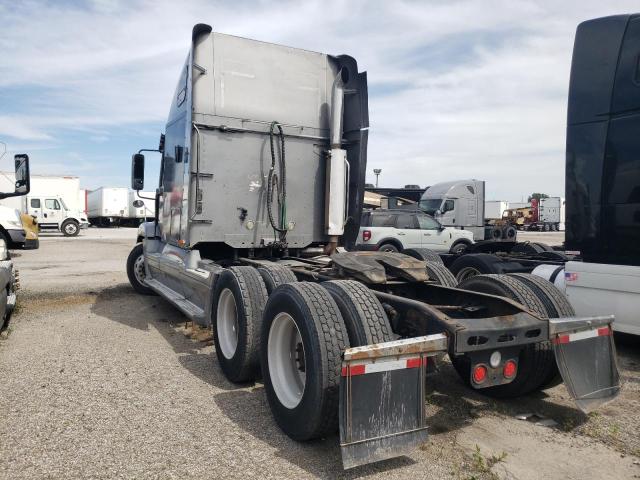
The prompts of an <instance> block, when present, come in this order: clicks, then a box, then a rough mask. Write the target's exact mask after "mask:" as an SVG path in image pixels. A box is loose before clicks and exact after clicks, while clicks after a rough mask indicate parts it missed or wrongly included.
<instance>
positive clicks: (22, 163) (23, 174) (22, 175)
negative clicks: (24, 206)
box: [13, 154, 31, 195]
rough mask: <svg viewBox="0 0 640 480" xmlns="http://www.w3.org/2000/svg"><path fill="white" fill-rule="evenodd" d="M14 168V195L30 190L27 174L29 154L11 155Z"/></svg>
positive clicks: (23, 193) (24, 193)
mask: <svg viewBox="0 0 640 480" xmlns="http://www.w3.org/2000/svg"><path fill="white" fill-rule="evenodd" d="M13 160H14V163H15V168H16V186H15V192H14V193H15V195H26V194H27V193H29V192H30V191H31V180H30V176H29V155H25V154H21V155H15V156H14V157H13Z"/></svg>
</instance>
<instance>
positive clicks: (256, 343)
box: [211, 266, 267, 383]
mask: <svg viewBox="0 0 640 480" xmlns="http://www.w3.org/2000/svg"><path fill="white" fill-rule="evenodd" d="M266 301H267V289H266V287H265V285H264V281H263V280H262V277H261V276H260V274H259V273H258V271H257V270H256V269H255V268H253V267H247V266H241V267H231V268H228V269H226V270H225V271H224V272H222V274H221V275H220V277H219V278H218V280H217V281H216V288H215V291H214V293H213V308H212V312H213V313H214V314H215V317H213V318H212V322H211V323H212V326H213V341H214V343H215V346H216V356H217V357H218V363H219V364H220V368H221V369H222V371H223V373H224V375H225V376H226V377H227V379H229V380H230V381H232V382H234V383H243V382H248V381H251V380H255V379H256V378H257V377H258V376H259V372H260V357H259V355H260V326H261V324H262V312H263V310H264V305H265V303H266Z"/></svg>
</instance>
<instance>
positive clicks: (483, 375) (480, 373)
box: [473, 365, 487, 383]
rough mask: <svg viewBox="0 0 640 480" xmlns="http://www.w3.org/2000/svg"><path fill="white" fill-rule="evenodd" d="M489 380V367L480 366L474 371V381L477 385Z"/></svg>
mask: <svg viewBox="0 0 640 480" xmlns="http://www.w3.org/2000/svg"><path fill="white" fill-rule="evenodd" d="M486 379H487V367H485V366H484V365H478V366H477V367H476V368H474V369H473V381H474V382H475V383H482V382H484V381H485V380H486Z"/></svg>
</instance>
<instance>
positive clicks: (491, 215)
mask: <svg viewBox="0 0 640 480" xmlns="http://www.w3.org/2000/svg"><path fill="white" fill-rule="evenodd" d="M507 210H509V202H505V201H504V200H489V201H486V202H484V218H485V219H487V220H500V219H502V215H503V214H504V212H506V211H507Z"/></svg>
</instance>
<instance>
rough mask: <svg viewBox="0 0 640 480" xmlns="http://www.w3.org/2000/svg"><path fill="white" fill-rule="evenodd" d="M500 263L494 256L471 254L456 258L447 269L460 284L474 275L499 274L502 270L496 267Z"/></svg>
mask: <svg viewBox="0 0 640 480" xmlns="http://www.w3.org/2000/svg"><path fill="white" fill-rule="evenodd" d="M501 263H502V260H500V258H499V257H497V256H496V255H491V254H490V253H472V254H469V255H462V256H461V257H458V258H456V259H455V260H454V261H453V263H452V264H451V267H449V269H450V270H451V273H453V274H454V275H455V276H456V278H457V280H458V282H462V281H463V280H465V279H467V278H471V277H474V276H476V275H486V274H489V273H501V272H502V270H500V268H499V267H498V266H499V265H500V264H501Z"/></svg>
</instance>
